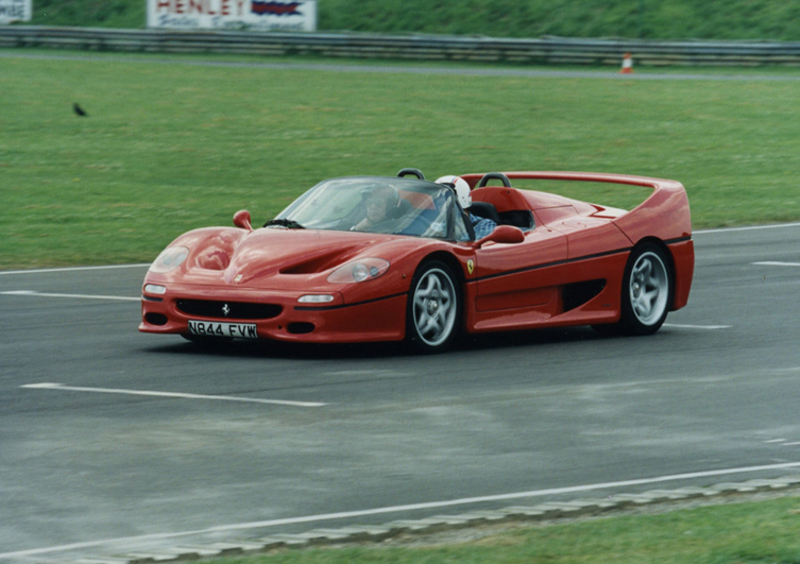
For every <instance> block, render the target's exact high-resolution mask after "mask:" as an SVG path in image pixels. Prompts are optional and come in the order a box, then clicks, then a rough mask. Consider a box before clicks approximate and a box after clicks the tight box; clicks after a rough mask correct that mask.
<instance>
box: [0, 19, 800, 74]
mask: <svg viewBox="0 0 800 564" xmlns="http://www.w3.org/2000/svg"><path fill="white" fill-rule="evenodd" d="M0 47H49V48H59V49H79V50H87V51H138V52H158V53H228V54H255V55H299V54H301V55H319V56H324V57H353V58H386V59H389V58H391V59H410V60H412V59H413V60H450V61H484V62H517V63H532V64H574V65H619V64H620V62H621V60H622V57H623V55H624V54H625V53H632V54H633V57H634V60H635V61H636V64H637V65H646V66H666V65H736V66H758V65H800V43H781V42H750V41H681V42H675V41H646V40H627V39H565V38H557V37H545V38H540V39H498V38H490V37H472V36H469V37H463V36H431V35H380V34H361V33H275V32H273V33H253V32H239V31H175V30H164V29H144V30H130V29H127V30H120V29H106V28H71V27H41V26H25V25H12V26H5V27H0Z"/></svg>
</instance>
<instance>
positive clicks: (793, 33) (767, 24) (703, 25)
mask: <svg viewBox="0 0 800 564" xmlns="http://www.w3.org/2000/svg"><path fill="white" fill-rule="evenodd" d="M287 1H288V0H287ZM145 8H146V2H145V0H35V2H34V17H33V21H32V22H31V23H32V24H35V25H56V26H88V27H95V26H98V27H116V28H141V27H144V25H145V11H146V10H145ZM318 13H319V25H318V27H319V29H320V30H325V31H336V30H351V31H361V32H383V33H406V32H417V33H442V34H470V35H471V34H483V35H487V36H492V37H542V36H544V35H557V36H563V37H626V38H637V37H638V38H646V39H691V38H697V39H766V40H782V41H792V40H800V26H798V25H797V24H796V22H797V21H800V3H797V2H785V1H784V0H706V1H704V2H697V1H696V0H583V1H582V2H577V1H575V0H491V1H487V0H438V1H434V0H403V1H402V2H398V1H397V0H318Z"/></svg>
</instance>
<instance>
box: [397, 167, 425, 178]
mask: <svg viewBox="0 0 800 564" xmlns="http://www.w3.org/2000/svg"><path fill="white" fill-rule="evenodd" d="M410 174H412V175H414V176H416V177H417V178H419V179H420V180H425V175H424V174H422V171H421V170H420V169H418V168H404V169H403V170H401V171H400V172H398V173H397V176H399V177H401V178H402V177H404V176H408V175H410Z"/></svg>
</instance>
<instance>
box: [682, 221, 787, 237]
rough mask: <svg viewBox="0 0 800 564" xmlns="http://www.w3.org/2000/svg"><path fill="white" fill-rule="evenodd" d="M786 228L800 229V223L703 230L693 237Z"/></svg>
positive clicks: (694, 232) (695, 233) (696, 232)
mask: <svg viewBox="0 0 800 564" xmlns="http://www.w3.org/2000/svg"><path fill="white" fill-rule="evenodd" d="M784 227H800V223H770V224H768V225H748V226H746V227H721V228H719V229H701V230H700V231H693V232H692V235H713V234H714V233H732V232H736V231H760V230H762V229H781V228H784Z"/></svg>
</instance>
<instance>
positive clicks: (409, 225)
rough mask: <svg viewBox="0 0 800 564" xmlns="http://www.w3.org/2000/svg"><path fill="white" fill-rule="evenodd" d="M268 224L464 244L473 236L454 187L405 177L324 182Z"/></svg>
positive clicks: (357, 178)
mask: <svg viewBox="0 0 800 564" xmlns="http://www.w3.org/2000/svg"><path fill="white" fill-rule="evenodd" d="M267 225H274V226H281V227H289V228H300V227H302V228H306V229H327V230H334V231H363V232H367V233H390V234H395V235H411V236H416V237H433V238H437V239H448V240H459V241H463V240H467V239H468V238H469V235H468V234H467V229H466V227H465V226H464V220H463V216H462V213H461V208H459V207H458V204H457V203H456V199H455V193H454V192H453V190H452V189H451V188H449V187H447V186H443V185H441V184H435V183H433V182H426V181H424V180H417V179H411V178H400V177H397V178H395V177H376V176H375V177H373V176H370V177H350V178H335V179H332V180H325V181H323V182H320V183H319V184H317V185H316V186H314V187H313V188H311V189H310V190H309V191H307V192H306V193H305V194H303V195H302V196H300V197H299V198H298V199H297V200H295V201H294V202H293V203H292V204H291V205H290V206H289V207H288V208H286V209H285V210H283V211H282V212H281V213H279V214H278V215H277V217H276V218H275V219H273V220H271V221H270V222H267Z"/></svg>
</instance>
